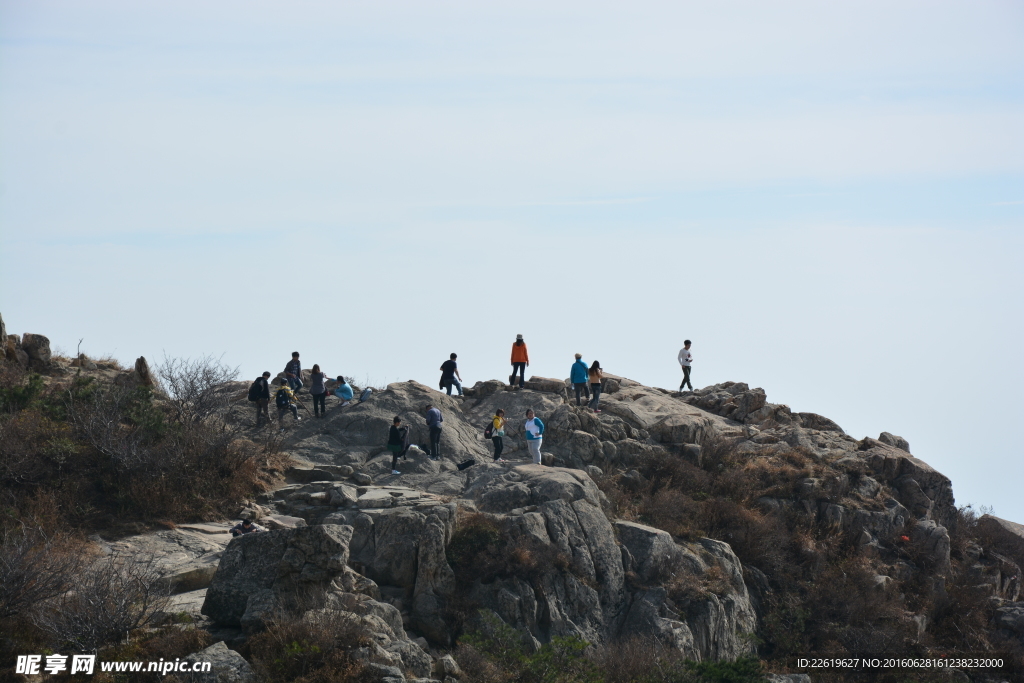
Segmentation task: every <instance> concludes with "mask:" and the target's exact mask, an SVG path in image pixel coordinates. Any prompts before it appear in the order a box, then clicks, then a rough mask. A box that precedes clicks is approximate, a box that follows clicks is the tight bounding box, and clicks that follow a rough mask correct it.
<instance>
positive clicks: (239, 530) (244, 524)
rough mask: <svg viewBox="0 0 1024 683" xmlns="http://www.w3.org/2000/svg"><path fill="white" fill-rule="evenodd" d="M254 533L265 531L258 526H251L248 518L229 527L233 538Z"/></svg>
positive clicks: (251, 523)
mask: <svg viewBox="0 0 1024 683" xmlns="http://www.w3.org/2000/svg"><path fill="white" fill-rule="evenodd" d="M254 531H266V529H264V528H263V527H261V526H259V525H258V524H253V522H252V520H251V519H249V518H248V517H246V518H245V519H243V520H242V521H241V522H239V523H238V524H236V525H234V526H233V527H231V535H232V536H235V537H237V536H243V535H245V534H251V533H253V532H254Z"/></svg>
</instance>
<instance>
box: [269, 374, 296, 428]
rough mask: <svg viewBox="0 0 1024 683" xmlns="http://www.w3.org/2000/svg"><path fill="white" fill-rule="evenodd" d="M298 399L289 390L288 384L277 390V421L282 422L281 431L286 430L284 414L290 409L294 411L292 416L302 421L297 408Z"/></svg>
mask: <svg viewBox="0 0 1024 683" xmlns="http://www.w3.org/2000/svg"><path fill="white" fill-rule="evenodd" d="M297 402H298V399H296V398H295V394H293V393H292V390H291V389H289V388H288V385H287V384H282V385H281V386H280V387H278V389H277V393H276V394H274V405H276V406H277V420H278V422H281V423H282V425H281V429H282V430H284V424H283V423H284V414H285V413H286V412H288V410H289V409H291V411H292V415H294V416H295V419H296V421H298V420H301V419H302V418H301V417H299V409H298V408H296V407H295V404H296V403H297Z"/></svg>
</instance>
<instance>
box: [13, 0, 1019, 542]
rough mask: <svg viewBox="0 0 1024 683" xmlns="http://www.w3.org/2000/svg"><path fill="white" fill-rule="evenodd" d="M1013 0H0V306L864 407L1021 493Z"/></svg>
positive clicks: (151, 331)
mask: <svg viewBox="0 0 1024 683" xmlns="http://www.w3.org/2000/svg"><path fill="white" fill-rule="evenodd" d="M1022 261H1024V5H1022V4H1021V3H1019V2H1010V1H1007V2H986V1H984V0H979V1H974V2H941V1H939V2H934V1H930V2H923V1H922V2H895V3H893V2H884V3H883V2H870V1H869V2H858V3H852V2H849V3H821V2H775V3H764V2H757V1H753V0H750V1H724V2H715V3H704V2H631V3H606V2H593V1H591V2H586V3H584V2H557V3H551V2H524V1H519V2H514V3H512V2H503V1H495V2H489V3H469V2H432V3H421V2H386V1H382V2H373V3H370V2H347V1H338V2H302V1H297V2H288V3H283V2H261V1H252V0H250V1H246V2H237V1H231V0H225V1H222V2H217V3H210V2H194V1H192V0H179V1H177V2H175V3H157V2H138V1H133V2H104V1H98V0H77V1H75V2H71V1H66V2H54V1H51V0H0V314H2V315H3V318H4V321H5V322H6V324H7V327H8V332H10V333H17V334H21V333H24V332H35V333H41V334H45V335H47V336H49V337H50V339H51V342H52V344H53V345H54V346H55V347H57V348H59V349H61V350H63V351H64V352H65V353H67V354H73V353H74V352H75V350H76V348H78V345H79V340H82V341H81V349H82V351H83V352H85V353H87V354H89V355H92V356H95V357H102V356H108V355H109V356H113V357H115V358H117V359H119V360H121V361H122V362H124V363H132V362H133V361H134V359H135V358H136V357H137V356H140V355H144V356H146V357H147V358H148V359H150V360H151V361H152V362H159V361H160V360H161V359H162V358H164V357H165V356H166V357H197V356H202V355H207V354H210V355H213V356H215V357H218V358H221V359H222V362H224V363H226V364H228V365H230V366H238V368H239V373H240V377H241V378H245V379H248V378H251V377H255V376H256V375H257V374H259V373H260V372H262V371H263V370H265V369H266V370H270V371H271V372H274V373H276V372H278V371H280V370H281V369H283V367H284V364H285V362H286V361H287V360H288V359H289V356H290V353H291V351H293V350H299V351H300V352H301V353H302V359H303V361H304V363H305V365H306V366H309V365H311V364H312V363H319V364H320V365H321V366H322V367H323V369H324V370H325V371H326V372H328V373H329V374H331V375H336V374H344V375H347V376H352V377H353V378H354V380H355V381H356V383H357V384H366V383H371V384H375V385H382V384H385V383H387V382H393V381H401V380H406V379H416V380H419V381H422V382H424V383H427V384H431V385H433V384H434V383H435V382H436V381H437V378H438V376H439V372H438V370H437V368H438V367H439V366H440V364H441V362H442V361H444V360H445V359H446V358H447V357H448V354H449V353H451V352H456V353H458V354H459V363H460V371H461V374H462V376H463V378H464V379H465V380H467V381H468V383H469V384H470V385H472V383H474V382H476V381H478V380H485V379H491V378H507V376H508V373H509V371H510V370H509V365H508V354H509V350H510V345H511V342H512V341H513V340H514V339H515V335H516V334H517V333H522V334H523V335H524V336H525V337H526V340H527V342H528V344H529V348H530V355H531V361H532V362H531V366H530V368H529V374H536V375H540V376H547V377H559V378H563V377H566V376H568V371H569V366H570V365H571V363H572V361H573V354H574V353H575V352H580V353H582V354H583V357H584V360H586V361H588V362H590V361H593V360H595V359H596V360H599V361H600V362H601V365H602V366H603V367H604V368H605V369H606V370H607V371H608V372H610V373H613V374H617V375H624V376H627V377H631V378H633V379H636V380H638V381H641V382H644V383H645V384H651V385H655V386H662V387H669V388H674V387H676V386H677V385H678V382H679V380H680V374H681V373H680V371H679V367H678V364H677V363H676V360H675V358H676V354H677V352H678V350H679V348H680V347H681V345H682V341H683V339H686V338H688V339H692V340H693V349H692V351H693V354H694V368H693V381H694V383H695V384H696V385H697V386H707V385H710V384H714V383H718V382H723V381H727V380H732V381H743V382H747V383H748V384H750V385H751V386H760V387H763V388H764V389H765V390H766V392H767V394H768V399H769V401H772V402H775V403H785V404H787V405H789V406H790V407H791V408H792V409H793V410H794V411H807V412H815V413H819V414H822V415H825V416H827V417H829V418H831V419H833V420H835V421H836V422H837V423H839V424H840V425H841V426H842V427H843V428H844V429H845V430H846V431H847V433H849V434H851V435H852V436H854V437H856V438H861V437H864V436H872V437H877V436H878V434H879V433H880V432H882V431H890V432H893V433H895V434H898V435H901V436H903V437H905V438H907V439H908V440H909V442H910V445H911V451H912V452H913V453H914V455H916V456H917V457H920V458H922V459H923V460H925V461H926V462H928V463H929V464H930V465H932V466H933V467H935V468H936V469H938V470H939V471H941V472H943V473H944V474H946V475H947V476H949V477H950V478H951V479H952V481H953V490H954V494H955V496H956V500H957V503H958V504H959V505H966V504H971V505H973V506H974V507H975V508H979V507H980V506H988V507H990V508H991V509H992V512H993V513H994V514H996V515H998V516H1001V517H1005V518H1008V519H1011V520H1015V521H1018V522H1024V496H1022V495H1021V492H1022V490H1024V486H1022V481H1024V453H1022V446H1021V441H1020V439H1019V437H1018V435H1017V433H1016V432H1017V431H1018V428H1019V425H1020V424H1021V419H1020V417H1019V413H1020V411H1019V408H1018V407H1017V406H1016V404H1015V399H1014V396H1016V393H1017V391H1018V390H1019V387H1020V386H1021V385H1022V383H1024V360H1022V354H1021V352H1020V344H1019V341H1020V339H1021V338H1022V332H1024V268H1022V265H1024V264H1022Z"/></svg>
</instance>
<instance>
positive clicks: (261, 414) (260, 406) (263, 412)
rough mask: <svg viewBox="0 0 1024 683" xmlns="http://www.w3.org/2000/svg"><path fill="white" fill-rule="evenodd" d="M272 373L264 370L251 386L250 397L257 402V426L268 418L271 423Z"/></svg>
mask: <svg viewBox="0 0 1024 683" xmlns="http://www.w3.org/2000/svg"><path fill="white" fill-rule="evenodd" d="M269 379H270V373H269V372H264V373H263V374H262V375H260V376H259V377H257V378H256V381H255V382H253V383H252V386H251V387H249V397H250V398H251V399H252V401H253V402H254V403H255V404H256V426H257V427H260V426H261V425H262V424H263V420H264V419H266V421H267V424H270V382H269V381H268V380H269Z"/></svg>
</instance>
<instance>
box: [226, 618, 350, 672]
mask: <svg viewBox="0 0 1024 683" xmlns="http://www.w3.org/2000/svg"><path fill="white" fill-rule="evenodd" d="M366 643H367V636H366V635H365V634H364V633H363V632H362V631H361V630H360V629H359V627H358V625H357V622H356V621H355V620H353V619H352V618H351V614H349V613H347V612H341V611H337V610H329V609H325V610H312V611H308V612H306V613H305V614H303V615H301V616H296V615H291V616H279V617H278V618H276V619H274V620H272V621H271V622H270V624H268V626H267V628H266V629H265V630H264V631H261V632H260V633H258V634H257V635H255V636H253V637H251V638H249V639H248V640H247V641H246V643H245V652H243V654H244V655H246V658H247V659H248V660H249V661H250V662H251V663H252V666H253V671H254V672H255V674H256V680H257V681H260V682H261V683H278V682H281V683H284V682H285V681H289V682H291V681H303V682H305V683H321V682H322V683H359V682H361V681H363V680H365V678H366V676H365V674H364V672H363V667H362V665H360V664H359V663H358V662H356V661H354V660H353V659H352V656H351V651H352V650H353V649H355V648H357V647H361V646H363V645H365V644H366Z"/></svg>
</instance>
